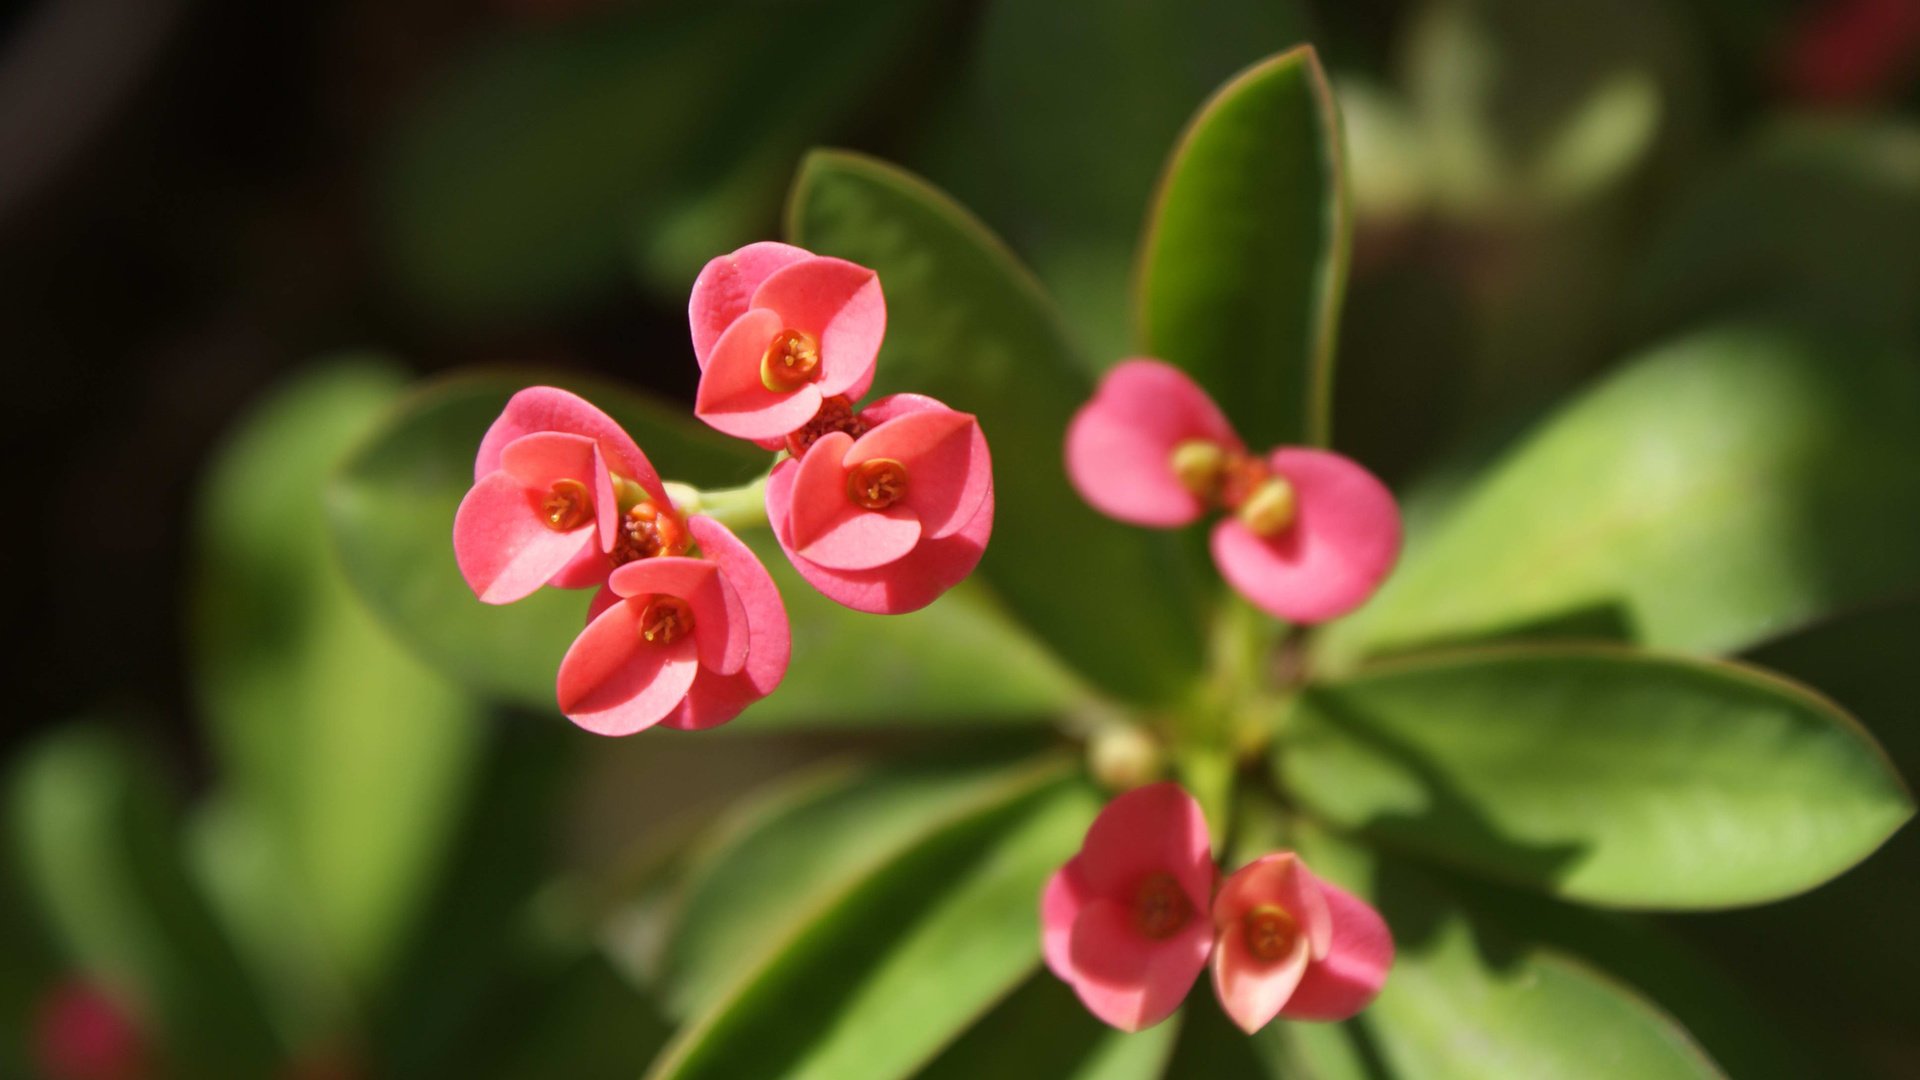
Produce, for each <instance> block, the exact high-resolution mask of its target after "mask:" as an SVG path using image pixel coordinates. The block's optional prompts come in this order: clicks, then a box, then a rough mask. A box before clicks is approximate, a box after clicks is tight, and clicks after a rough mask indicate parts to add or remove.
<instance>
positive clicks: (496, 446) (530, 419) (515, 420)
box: [473, 386, 672, 506]
mask: <svg viewBox="0 0 1920 1080" xmlns="http://www.w3.org/2000/svg"><path fill="white" fill-rule="evenodd" d="M536 431H559V432H565V433H567V434H570V435H585V436H586V437H587V438H589V439H592V440H593V441H595V442H597V443H599V444H600V452H601V453H602V454H604V455H605V456H606V459H607V463H608V464H609V465H611V466H612V467H613V471H615V472H617V473H619V474H620V475H621V476H624V477H626V478H627V479H629V480H632V481H633V482H634V483H636V484H639V485H640V486H641V488H642V489H644V490H645V491H646V493H647V494H648V496H650V497H651V498H652V499H653V500H654V501H655V502H657V503H660V504H662V505H664V506H671V505H672V503H670V502H668V501H667V493H666V489H664V488H662V487H661V486H660V475H659V474H658V473H656V472H654V471H653V465H652V463H650V462H649V461H647V455H645V454H643V453H641V452H640V447H639V446H637V445H635V444H634V441H633V437H632V436H631V435H628V434H627V433H626V431H625V430H624V429H623V428H621V426H620V425H619V424H617V423H615V422H614V420H613V418H612V417H610V416H608V415H607V414H606V413H603V412H601V411H600V410H599V409H596V408H594V407H593V406H592V405H591V404H589V403H588V402H587V401H586V399H584V398H582V397H580V396H579V395H577V394H570V393H568V392H567V391H565V390H561V389H558V388H556V387H552V386H530V387H528V388H527V389H525V390H522V391H520V392H519V393H517V394H515V395H513V397H512V398H510V399H508V401H507V407H506V409H505V410H503V411H502V412H501V413H500V416H499V418H498V419H496V420H495V421H494V422H493V426H492V427H490V428H488V429H487V434H486V436H485V437H484V438H482V439H481V440H480V453H479V454H478V456H476V457H475V458H474V464H473V478H474V479H475V480H478V479H480V478H481V477H483V476H485V475H487V474H488V473H490V472H496V471H498V470H499V469H500V453H501V451H502V450H504V449H506V446H507V444H508V443H510V442H513V441H514V440H515V439H518V438H520V437H521V436H522V435H531V434H533V433H534V432H536Z"/></svg>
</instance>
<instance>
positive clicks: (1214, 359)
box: [1139, 45, 1353, 447]
mask: <svg viewBox="0 0 1920 1080" xmlns="http://www.w3.org/2000/svg"><path fill="white" fill-rule="evenodd" d="M1343 157H1344V148H1343V145H1342V136H1341V133H1340V114H1339V110H1338V108H1337V107H1336V105H1335V104H1334V100H1333V90H1332V88H1331V87H1330V86H1329V85H1328V84H1327V76H1326V72H1325V71H1323V70H1321V67H1320V59H1319V56H1318V55H1317V54H1316V53H1315V52H1314V50H1313V47H1312V46H1310V45H1303V46H1301V47H1299V48H1296V49H1291V50H1289V51H1287V52H1284V53H1281V54H1280V55H1278V56H1276V57H1273V58H1272V59H1269V60H1265V61H1262V62H1261V63H1259V64H1256V65H1254V66H1253V67H1252V68H1249V69H1248V70H1247V71H1245V72H1243V73H1242V74H1240V75H1239V76H1238V77H1236V78H1235V79H1233V80H1232V81H1231V82H1229V83H1227V85H1226V86H1224V87H1222V88H1221V89H1220V91H1219V92H1218V93H1216V94H1215V95H1214V96H1213V99H1212V100H1211V101H1209V102H1207V104H1206V105H1205V106H1203V107H1202V108H1201V110H1200V112H1199V114H1198V115H1197V116H1195V117H1194V119H1193V121H1192V123H1191V124H1190V125H1189V126H1188V128H1187V132H1186V134H1185V135H1184V136H1183V137H1182V138H1181V140H1180V143H1179V145H1178V147H1177V149H1176V150H1175V152H1174V156H1173V159H1172V160H1171V161H1170V162H1168V164H1167V171H1166V174H1165V176H1164V178H1163V179H1162V181H1161V188H1160V196H1159V199H1158V201H1157V202H1156V203H1155V205H1154V208H1153V212H1152V216H1151V218H1150V219H1149V221H1148V224H1147V235H1146V240H1145V243H1144V244H1143V246H1142V249H1141V253H1140V266H1139V274H1140V297H1139V316H1140V337H1141V343H1142V346H1143V347H1144V348H1145V350H1146V351H1147V352H1148V353H1149V354H1151V355H1153V356H1157V357H1159V358H1161V359H1163V360H1167V361H1169V362H1171V363H1174V364H1178V365H1179V366H1181V367H1183V368H1185V369H1187V371H1189V372H1191V373H1192V374H1193V376H1194V378H1195V379H1196V380H1198V381H1199V383H1200V385H1202V386H1204V387H1206V388H1207V390H1208V392H1210V393H1211V394H1212V395H1213V398H1214V400H1216V401H1218V402H1219V403H1220V405H1221V407H1222V408H1223V409H1225V410H1226V412H1227V416H1228V417H1229V418H1230V419H1231V420H1232V421H1233V424H1234V427H1235V429H1236V430H1238V431H1239V432H1240V435H1241V437H1242V438H1244V439H1246V440H1247V442H1248V443H1249V444H1250V445H1252V446H1254V447H1269V446H1275V445H1278V444H1282V443H1318V444H1324V443H1325V442H1326V441H1327V439H1328V437H1329V430H1328V426H1329V425H1328V421H1329V416H1328V411H1329V410H1330V409H1331V407H1332V403H1333V360H1334V345H1335V338H1336V335H1337V334H1338V332H1339V321H1340V301H1341V297H1342V295H1343V294H1344V292H1345V291H1346V282H1347V261H1348V257H1349V253H1350V252H1349V249H1350V248H1351V246H1352V236H1353V221H1352V208H1351V207H1350V206H1349V205H1348V197H1347V191H1346V183H1347V181H1346V176H1345V168H1346V167H1345V164H1344V162H1343Z"/></svg>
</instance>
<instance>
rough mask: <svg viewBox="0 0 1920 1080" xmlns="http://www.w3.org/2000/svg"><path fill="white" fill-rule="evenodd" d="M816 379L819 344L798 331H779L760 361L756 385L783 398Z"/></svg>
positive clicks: (818, 365)
mask: <svg viewBox="0 0 1920 1080" xmlns="http://www.w3.org/2000/svg"><path fill="white" fill-rule="evenodd" d="M819 377H820V343H819V342H817V341H815V340H813V336H812V335H810V334H807V333H805V332H804V331H800V330H790V329H789V330H782V331H780V332H779V333H777V334H775V335H773V340H772V341H770V342H768V343H767V351H766V354H765V355H764V356H762V357H761V358H760V385H762V386H764V387H766V388H767V389H769V390H771V391H773V392H774V393H776V394H783V393H786V392H787V391H789V390H792V389H794V388H796V387H798V386H801V385H803V384H805V383H810V382H813V381H814V380H815V379H818V378H819Z"/></svg>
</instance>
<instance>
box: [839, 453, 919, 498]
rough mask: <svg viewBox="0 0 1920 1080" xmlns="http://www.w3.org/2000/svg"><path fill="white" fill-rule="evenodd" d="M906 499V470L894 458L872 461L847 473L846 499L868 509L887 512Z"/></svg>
mask: <svg viewBox="0 0 1920 1080" xmlns="http://www.w3.org/2000/svg"><path fill="white" fill-rule="evenodd" d="M906 497H907V467H906V466H905V465H902V464H900V463H899V462H897V461H895V460H893V459H892V458H871V459H869V460H867V461H863V462H861V463H860V464H858V465H855V466H854V467H853V468H852V469H851V470H849V471H848V472H847V498H849V499H852V500H853V501H854V503H855V505H858V506H863V507H866V508H867V509H868V510H885V509H886V508H887V507H889V506H892V505H893V504H894V503H897V502H899V501H900V500H901V499H904V498H906Z"/></svg>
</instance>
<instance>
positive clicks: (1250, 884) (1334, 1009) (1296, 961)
mask: <svg viewBox="0 0 1920 1080" xmlns="http://www.w3.org/2000/svg"><path fill="white" fill-rule="evenodd" d="M1213 925H1214V930H1215V933H1216V936H1215V939H1214V950H1213V988H1214V992H1215V993H1217V994H1218V995H1219V997H1220V1005H1221V1007H1222V1008H1224V1009H1226V1011H1227V1015H1228V1016H1231V1017H1232V1018H1233V1022H1234V1023H1236V1024H1238V1025H1240V1027H1241V1028H1242V1029H1243V1030H1245V1031H1246V1032H1247V1033H1248V1034H1252V1033H1253V1032H1255V1031H1258V1030H1260V1029H1261V1028H1262V1027H1264V1026H1266V1024H1267V1022H1268V1021H1270V1020H1272V1019H1273V1018H1274V1017H1275V1016H1286V1017H1291V1018H1293V1019H1296V1020H1345V1019H1346V1018H1347V1017H1349V1016H1352V1015H1353V1014H1355V1013H1357V1012H1359V1011H1360V1010H1361V1009H1363V1008H1365V1007H1366V1005H1367V1003H1368V1002H1370V1001H1372V1000H1373V998H1374V995H1376V994H1378V993H1379V992H1380V987H1381V985H1382V984H1383V983H1385V982H1386V979H1387V969H1388V968H1390V967H1392V966H1393V936H1392V935H1391V934H1390V933H1388V931H1387V925H1386V923H1385V922H1383V921H1382V920H1381V918H1380V913H1379V912H1377V911H1375V910H1373V908H1371V907H1369V906H1367V904H1366V902H1365V901H1362V900H1360V899H1358V898H1356V897H1354V896H1353V895H1352V894H1350V893H1347V892H1346V891H1344V890H1342V889H1339V888H1337V887H1335V886H1332V885H1329V884H1327V883H1326V882H1324V881H1321V880H1320V879H1319V878H1317V877H1315V876H1314V875H1313V874H1312V873H1311V872H1310V871H1308V870H1307V867H1306V864H1305V863H1303V862H1301V861H1300V859H1299V857H1298V856H1296V855H1294V854H1292V853H1291V852H1280V853H1278V854H1273V855H1265V856H1262V857H1260V858H1258V859H1255V860H1254V861H1253V862H1251V863H1248V864H1247V865H1246V866H1243V867H1241V868H1240V869H1239V870H1237V871H1235V872H1234V873H1233V876H1231V877H1229V878H1228V879H1227V880H1226V882H1225V883H1224V884H1222V885H1221V886H1220V895H1219V896H1218V897H1216V898H1215V899H1214V901H1213Z"/></svg>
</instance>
